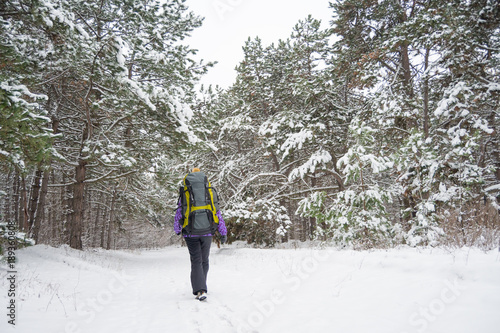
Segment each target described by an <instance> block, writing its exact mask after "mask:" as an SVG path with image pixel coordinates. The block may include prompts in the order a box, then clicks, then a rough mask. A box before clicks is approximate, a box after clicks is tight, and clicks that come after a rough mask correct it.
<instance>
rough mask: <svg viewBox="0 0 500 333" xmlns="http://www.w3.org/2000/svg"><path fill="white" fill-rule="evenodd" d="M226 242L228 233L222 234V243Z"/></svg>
mask: <svg viewBox="0 0 500 333" xmlns="http://www.w3.org/2000/svg"><path fill="white" fill-rule="evenodd" d="M226 242H227V235H222V236H220V243H221V244H226Z"/></svg>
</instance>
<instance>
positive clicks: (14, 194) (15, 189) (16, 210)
mask: <svg viewBox="0 0 500 333" xmlns="http://www.w3.org/2000/svg"><path fill="white" fill-rule="evenodd" d="M12 197H13V198H14V207H12V210H13V212H14V221H16V222H17V228H18V229H19V230H20V229H21V227H22V225H21V221H20V220H19V173H18V172H17V170H16V172H15V173H14V180H13V181H12Z"/></svg>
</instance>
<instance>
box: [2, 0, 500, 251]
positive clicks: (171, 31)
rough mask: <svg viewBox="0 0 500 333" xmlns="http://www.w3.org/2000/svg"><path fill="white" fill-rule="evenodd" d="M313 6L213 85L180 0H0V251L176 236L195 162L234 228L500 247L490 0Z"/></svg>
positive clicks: (337, 240)
mask: <svg viewBox="0 0 500 333" xmlns="http://www.w3.org/2000/svg"><path fill="white" fill-rule="evenodd" d="M327 6H328V4H327V3H325V10H329V11H330V12H331V17H332V19H331V22H329V23H328V27H327V28H322V26H323V25H322V24H321V22H320V21H318V20H317V19H315V18H314V17H311V16H306V17H304V18H303V19H302V20H300V21H299V22H297V24H296V25H295V26H294V27H293V28H292V29H291V31H290V35H289V37H288V38H287V39H286V40H278V41H275V42H274V43H272V44H270V45H263V43H262V41H261V39H259V38H258V37H255V38H249V39H248V40H247V41H246V43H245V44H244V45H242V48H243V52H244V57H243V59H241V60H240V62H239V65H238V66H237V68H236V71H237V77H236V80H235V82H234V83H233V84H232V85H231V86H230V87H229V88H227V89H222V88H220V87H217V86H215V87H214V86H208V87H200V86H199V85H198V82H199V80H200V78H201V77H202V76H203V75H204V74H205V73H207V71H209V70H210V68H211V67H213V66H214V65H215V66H216V61H217V59H211V60H210V61H198V60H194V59H195V55H196V50H195V49H193V48H192V47H191V46H189V44H188V42H187V39H188V37H189V35H190V33H191V32H192V31H193V30H194V29H197V28H199V27H200V26H201V25H202V23H203V18H202V17H200V16H199V15H197V14H196V13H194V12H192V11H190V9H189V8H188V7H187V5H186V3H185V0H166V1H160V0H99V1H97V0H88V1H79V0H67V1H59V0H38V1H37V0H5V1H2V2H1V3H0V233H1V234H3V238H2V239H3V240H2V241H0V247H1V248H5V242H6V241H7V239H8V231H9V230H10V229H11V228H12V226H14V228H15V230H16V235H17V242H18V245H19V246H23V245H29V244H35V243H37V244H49V245H52V246H58V245H61V244H67V245H69V246H70V247H71V248H74V249H84V248H91V247H102V248H105V249H127V248H148V247H162V246H165V245H168V244H171V243H172V242H175V241H176V239H178V237H177V236H175V234H174V233H173V229H172V224H173V216H174V213H175V212H174V210H175V208H176V206H177V199H178V186H179V184H180V181H181V180H182V178H183V177H184V175H185V174H186V173H188V172H189V171H190V170H191V169H192V168H193V167H198V168H200V169H201V170H202V171H204V172H205V173H206V174H207V175H208V176H209V178H210V180H211V182H212V184H213V185H214V186H215V187H216V188H217V190H218V193H219V195H220V197H221V207H222V213H223V216H224V219H225V221H226V224H227V226H228V230H229V241H230V242H233V241H245V242H247V243H249V244H252V245H254V246H263V247H272V246H274V245H276V244H279V243H284V242H291V241H296V242H299V241H300V242H304V241H319V242H326V243H331V244H335V245H337V246H341V247H352V248H355V249H370V248H387V247H394V246H398V245H409V246H439V245H445V246H457V247H460V246H464V245H466V246H478V247H481V248H487V249H489V248H494V247H497V246H498V245H499V242H500V215H499V212H500V134H499V131H500V3H499V2H498V1H496V0H429V1H417V0H336V1H332V2H330V4H329V7H327ZM1 244H3V245H1Z"/></svg>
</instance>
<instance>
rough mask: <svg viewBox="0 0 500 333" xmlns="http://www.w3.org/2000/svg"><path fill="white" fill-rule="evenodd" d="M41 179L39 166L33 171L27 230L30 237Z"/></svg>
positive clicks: (31, 235)
mask: <svg viewBox="0 0 500 333" xmlns="http://www.w3.org/2000/svg"><path fill="white" fill-rule="evenodd" d="M41 179H42V170H41V169H40V166H39V167H38V168H37V170H36V171H35V177H34V178H33V185H32V186H31V194H30V201H29V209H28V214H29V216H28V228H29V231H30V237H33V226H34V224H35V214H36V210H37V207H38V197H39V195H40V181H41Z"/></svg>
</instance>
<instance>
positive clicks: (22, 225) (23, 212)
mask: <svg viewBox="0 0 500 333" xmlns="http://www.w3.org/2000/svg"><path fill="white" fill-rule="evenodd" d="M20 185H21V188H20V202H19V218H20V220H19V229H20V230H23V231H24V232H29V226H28V199H27V195H26V180H25V179H24V176H21V184H20Z"/></svg>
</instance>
